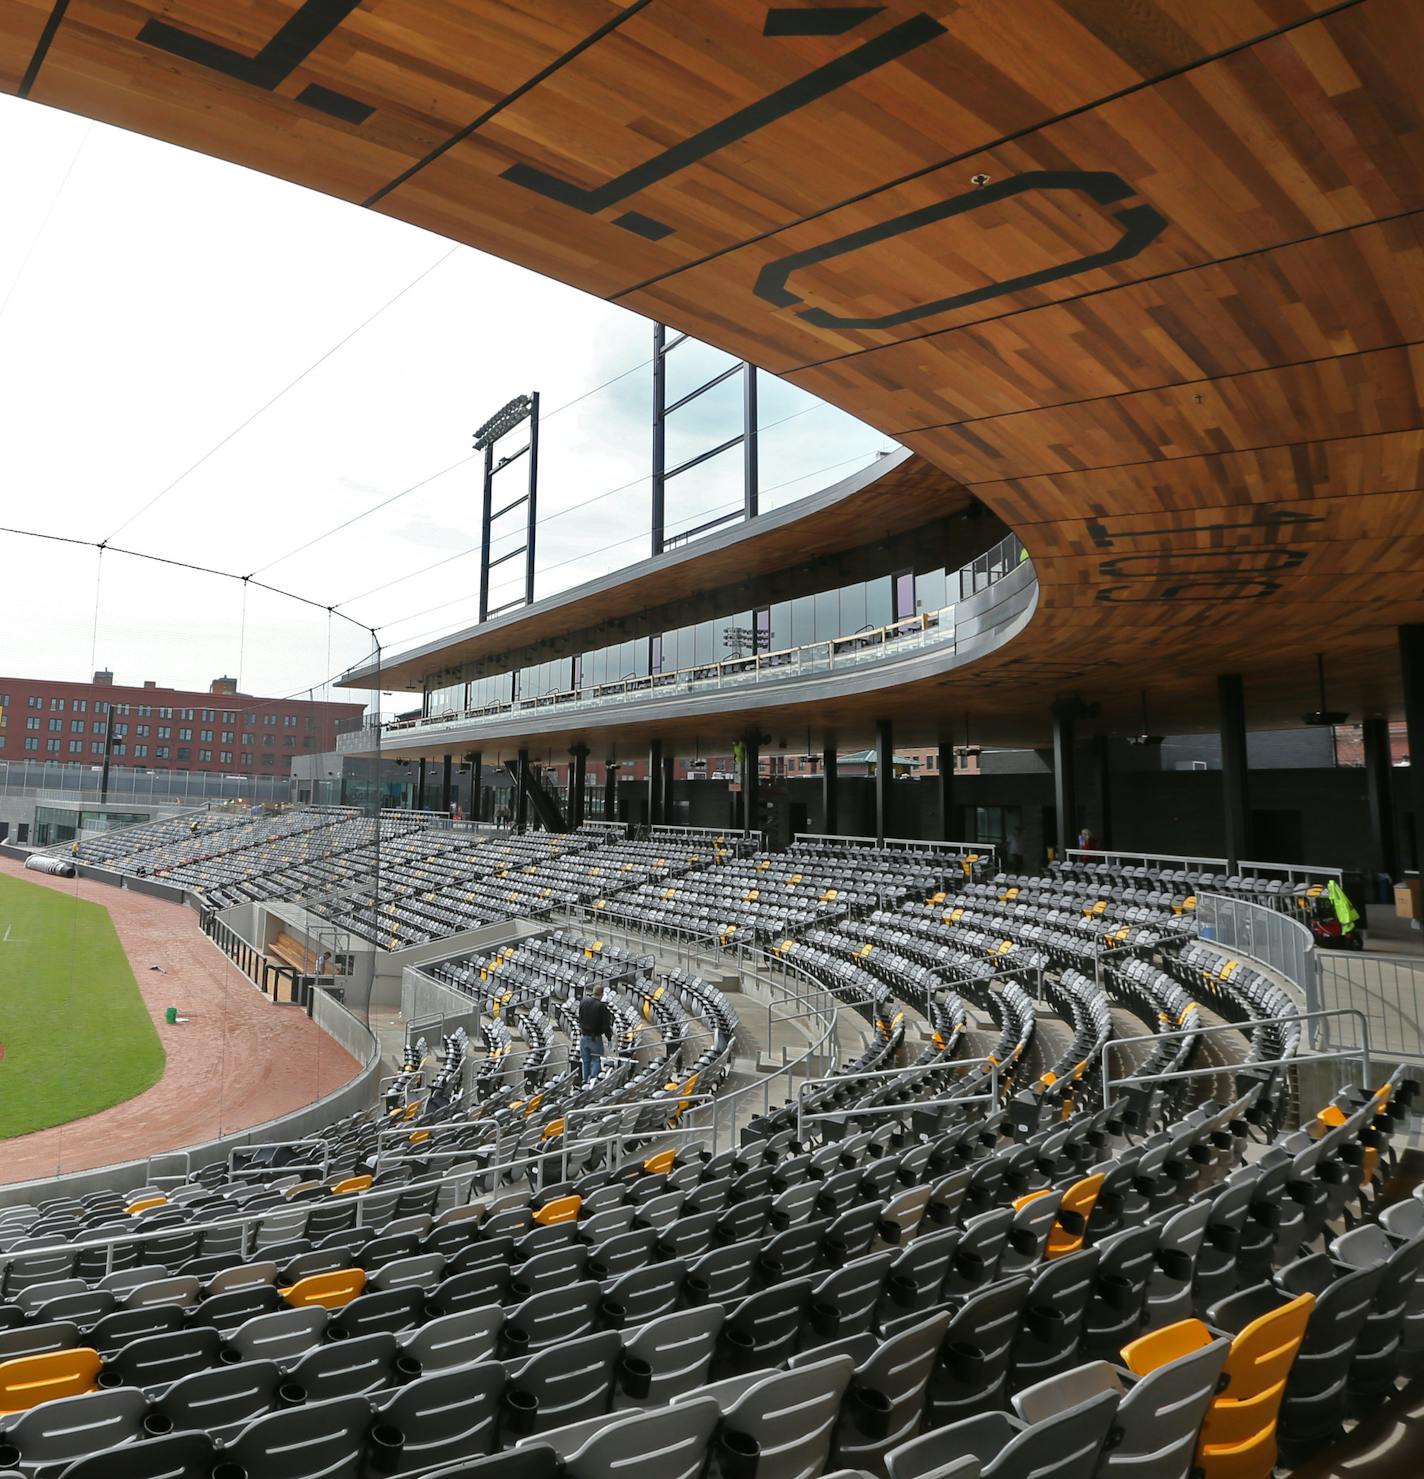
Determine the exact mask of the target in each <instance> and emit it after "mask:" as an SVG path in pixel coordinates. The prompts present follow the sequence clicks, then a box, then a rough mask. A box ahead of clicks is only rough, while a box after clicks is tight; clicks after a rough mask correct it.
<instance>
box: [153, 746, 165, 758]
mask: <svg viewBox="0 0 1424 1479" xmlns="http://www.w3.org/2000/svg"><path fill="white" fill-rule="evenodd" d="M153 758H154V759H155V760H167V758H168V746H167V745H155V746H154V747H153Z"/></svg>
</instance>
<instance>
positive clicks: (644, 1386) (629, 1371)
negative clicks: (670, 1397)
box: [618, 1356, 653, 1402]
mask: <svg viewBox="0 0 1424 1479" xmlns="http://www.w3.org/2000/svg"><path fill="white" fill-rule="evenodd" d="M618 1385H619V1386H620V1387H621V1388H622V1389H623V1392H624V1394H625V1395H626V1396H629V1397H631V1398H632V1399H633V1400H634V1401H635V1402H641V1401H643V1400H644V1399H645V1398H646V1397H647V1395H648V1393H649V1392H650V1391H652V1388H653V1366H652V1362H651V1361H645V1360H644V1359H643V1358H642V1357H641V1356H624V1357H623V1359H622V1360H621V1361H620V1362H619V1363H618Z"/></svg>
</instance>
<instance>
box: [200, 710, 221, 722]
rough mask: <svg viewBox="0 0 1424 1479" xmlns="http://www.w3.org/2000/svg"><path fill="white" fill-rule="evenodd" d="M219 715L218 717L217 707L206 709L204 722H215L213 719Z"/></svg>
mask: <svg viewBox="0 0 1424 1479" xmlns="http://www.w3.org/2000/svg"><path fill="white" fill-rule="evenodd" d="M217 717H218V715H217V710H216V709H204V710H203V723H204V724H211V723H213V721H214V720H215V719H216V718H217Z"/></svg>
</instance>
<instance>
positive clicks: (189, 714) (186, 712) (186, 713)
mask: <svg viewBox="0 0 1424 1479" xmlns="http://www.w3.org/2000/svg"><path fill="white" fill-rule="evenodd" d="M178 717H179V718H180V719H186V720H188V721H189V723H191V722H192V720H193V717H194V716H193V710H192V709H179V710H178Z"/></svg>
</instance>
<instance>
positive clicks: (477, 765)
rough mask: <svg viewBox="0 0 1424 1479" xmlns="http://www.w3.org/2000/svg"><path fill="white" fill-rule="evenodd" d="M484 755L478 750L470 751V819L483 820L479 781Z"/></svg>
mask: <svg viewBox="0 0 1424 1479" xmlns="http://www.w3.org/2000/svg"><path fill="white" fill-rule="evenodd" d="M484 758H485V757H484V755H483V754H482V753H481V752H480V751H479V750H472V751H471V752H470V756H469V760H470V819H471V820H472V821H476V822H482V821H484V810H483V806H482V804H481V803H482V799H483V798H482V797H481V796H480V781H481V780H482V778H483V776H482V772H483V770H484Z"/></svg>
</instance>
